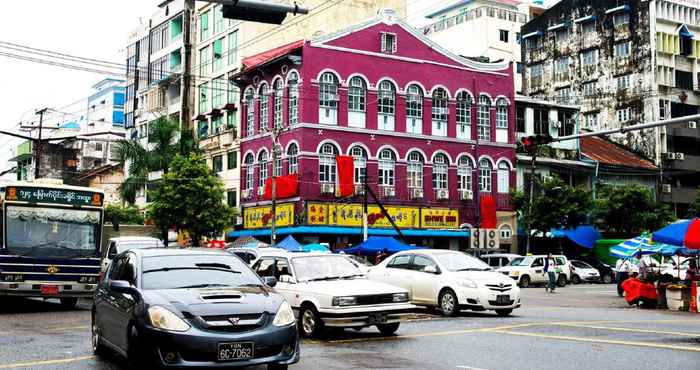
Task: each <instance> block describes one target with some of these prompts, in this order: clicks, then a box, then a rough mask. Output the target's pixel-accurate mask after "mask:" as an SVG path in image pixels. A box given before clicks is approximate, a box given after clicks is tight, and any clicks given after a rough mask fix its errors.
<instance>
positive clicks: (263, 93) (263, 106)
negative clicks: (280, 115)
mask: <svg viewBox="0 0 700 370" xmlns="http://www.w3.org/2000/svg"><path fill="white" fill-rule="evenodd" d="M269 98H270V95H269V93H268V91H267V84H266V83H263V84H262V85H260V90H259V92H258V99H260V113H259V114H260V117H259V118H260V123H259V126H260V132H267V130H268V128H269V127H268V126H267V124H268V118H269V117H268V115H267V113H268V111H267V106H268V104H269V102H268V100H269Z"/></svg>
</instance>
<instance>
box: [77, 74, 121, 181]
mask: <svg viewBox="0 0 700 370" xmlns="http://www.w3.org/2000/svg"><path fill="white" fill-rule="evenodd" d="M124 83H125V81H124V80H122V79H118V78H105V79H104V80H102V81H100V82H98V83H97V84H95V85H94V86H92V88H93V90H94V93H93V94H92V95H90V96H89V97H88V99H87V109H86V114H85V116H84V117H81V118H80V119H79V120H78V121H77V124H78V125H79V126H80V133H81V135H87V137H90V138H92V140H91V141H83V142H82V144H81V153H80V163H79V167H80V171H90V170H93V169H95V168H98V167H102V166H105V165H110V164H114V163H115V162H116V161H117V157H116V151H115V146H116V141H117V140H120V139H124V137H125V136H126V131H125V129H124V99H125V97H126V87H125V84H124Z"/></svg>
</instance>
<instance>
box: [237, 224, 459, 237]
mask: <svg viewBox="0 0 700 370" xmlns="http://www.w3.org/2000/svg"><path fill="white" fill-rule="evenodd" d="M367 233H368V234H369V235H378V236H398V235H399V234H398V233H397V232H396V230H394V229H379V228H369V229H368V230H367ZM401 233H402V234H403V235H404V236H425V237H444V238H468V237H469V231H468V230H435V229H426V230H422V229H406V230H401ZM277 234H278V235H293V234H320V235H333V234H336V235H362V228H360V227H341V226H293V227H281V228H278V229H277ZM269 235H270V229H259V230H239V231H231V232H229V233H228V234H226V238H228V239H235V238H238V237H241V236H269Z"/></svg>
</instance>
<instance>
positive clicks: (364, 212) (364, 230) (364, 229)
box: [362, 166, 369, 242]
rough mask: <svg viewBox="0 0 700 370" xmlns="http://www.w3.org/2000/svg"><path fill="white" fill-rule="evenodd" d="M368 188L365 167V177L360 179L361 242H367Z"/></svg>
mask: <svg viewBox="0 0 700 370" xmlns="http://www.w3.org/2000/svg"><path fill="white" fill-rule="evenodd" d="M367 188H369V185H368V184H367V166H365V175H364V176H363V178H362V190H363V191H362V195H363V200H364V201H363V203H362V241H363V242H366V241H367V234H368V232H369V230H368V228H369V223H368V221H367V208H368V207H367V193H368V192H369V191H368V190H367Z"/></svg>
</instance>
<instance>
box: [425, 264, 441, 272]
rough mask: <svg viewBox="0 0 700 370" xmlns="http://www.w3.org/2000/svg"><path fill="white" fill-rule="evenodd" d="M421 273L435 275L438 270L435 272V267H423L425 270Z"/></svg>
mask: <svg viewBox="0 0 700 370" xmlns="http://www.w3.org/2000/svg"><path fill="white" fill-rule="evenodd" d="M423 272H427V273H429V274H437V273H438V270H437V267H435V266H432V265H431V266H425V268H424V269H423Z"/></svg>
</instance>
